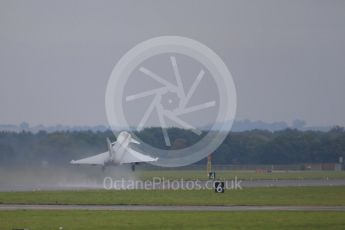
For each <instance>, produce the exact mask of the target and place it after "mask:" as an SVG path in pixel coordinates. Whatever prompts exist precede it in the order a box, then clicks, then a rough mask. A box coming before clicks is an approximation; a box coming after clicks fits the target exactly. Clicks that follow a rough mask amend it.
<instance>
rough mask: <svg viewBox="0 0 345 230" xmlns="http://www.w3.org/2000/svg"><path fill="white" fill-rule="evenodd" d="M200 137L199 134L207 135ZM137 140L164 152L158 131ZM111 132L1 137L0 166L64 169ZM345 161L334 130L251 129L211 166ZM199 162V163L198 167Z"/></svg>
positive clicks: (186, 135) (236, 135)
mask: <svg viewBox="0 0 345 230" xmlns="http://www.w3.org/2000/svg"><path fill="white" fill-rule="evenodd" d="M168 132H169V136H170V137H171V140H172V146H171V147H169V148H172V149H178V148H184V147H186V146H189V145H191V144H193V143H195V142H196V141H198V139H199V138H201V137H202V136H201V137H199V136H197V135H195V134H194V133H192V132H191V131H189V130H182V129H177V128H172V129H169V130H168ZM205 134H206V133H204V134H203V135H205ZM136 135H137V136H138V137H139V138H140V139H141V140H142V141H145V142H146V143H150V144H151V145H153V146H155V147H158V148H165V149H168V147H167V146H165V143H164V139H163V135H162V133H161V129H160V128H147V129H144V130H143V131H141V132H137V133H136ZM107 137H110V138H112V137H113V138H112V139H113V140H115V137H114V135H113V133H112V132H111V131H109V130H108V131H98V132H94V131H73V132H71V131H65V132H54V133H47V132H45V131H40V132H37V133H31V132H25V131H24V132H20V133H15V132H0V165H17V164H24V165H25V164H49V165H52V164H57V165H61V164H67V163H68V162H69V161H70V160H71V159H78V158H82V157H85V156H87V155H92V154H97V153H101V152H103V151H106V142H105V139H106V138H107ZM340 156H343V157H344V158H345V130H344V128H342V127H335V128H333V129H331V130H330V131H327V132H322V131H300V130H297V129H285V130H281V131H275V132H270V131H265V130H251V131H244V132H231V133H229V135H228V136H227V137H226V139H225V140H224V142H223V143H222V145H221V146H220V147H219V148H218V149H217V150H216V151H215V152H214V153H213V163H215V164H298V163H306V162H319V163H321V162H337V161H338V159H339V157H340ZM199 163H202V162H199Z"/></svg>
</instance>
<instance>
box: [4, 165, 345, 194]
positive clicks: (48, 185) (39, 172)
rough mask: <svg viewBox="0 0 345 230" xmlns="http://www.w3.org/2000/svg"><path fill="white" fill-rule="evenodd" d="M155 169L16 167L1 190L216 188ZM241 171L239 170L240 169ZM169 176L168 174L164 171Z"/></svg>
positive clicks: (229, 182) (313, 182) (243, 184)
mask: <svg viewBox="0 0 345 230" xmlns="http://www.w3.org/2000/svg"><path fill="white" fill-rule="evenodd" d="M160 172H161V171H156V174H155V175H154V177H152V178H147V179H143V178H142V177H141V173H143V171H136V172H135V173H133V172H132V171H131V170H130V168H128V167H123V166H120V167H116V168H109V169H107V170H106V171H105V172H102V170H101V169H100V168H97V167H96V168H94V167H91V168H90V167H65V168H62V167H60V168H59V167H50V168H42V167H28V166H27V167H16V168H6V169H1V170H0V173H1V177H0V191H2V192H4V191H40V190H44V191H54V190H60V191H61V190H97V189H107V190H131V189H146V190H165V189H167V190H169V189H171V190H180V189H182V190H206V189H210V190H211V189H213V183H214V181H213V180H206V179H205V180H204V179H185V178H183V177H181V178H174V179H169V178H165V177H164V176H162V175H160V174H161V173H160ZM239 173H240V172H239ZM165 175H166V174H165ZM234 175H235V176H234V177H233V178H227V179H220V181H224V182H225V189H226V190H233V189H246V188H254V187H296V186H345V179H327V178H323V179H261V180H259V179H252V180H242V179H239V178H237V177H236V173H234Z"/></svg>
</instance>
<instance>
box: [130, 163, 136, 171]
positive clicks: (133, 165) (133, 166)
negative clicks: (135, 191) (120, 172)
mask: <svg viewBox="0 0 345 230" xmlns="http://www.w3.org/2000/svg"><path fill="white" fill-rule="evenodd" d="M131 169H132V172H134V171H135V163H133V164H131Z"/></svg>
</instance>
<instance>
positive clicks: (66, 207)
mask: <svg viewBox="0 0 345 230" xmlns="http://www.w3.org/2000/svg"><path fill="white" fill-rule="evenodd" d="M4 210H7V211H9V210H92V211H97V210H103V211H230V212H231V211H342V212H344V211H345V206H161V205H152V206H151V205H21V204H1V205H0V211H4Z"/></svg>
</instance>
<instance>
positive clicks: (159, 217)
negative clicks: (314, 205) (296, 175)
mask: <svg viewBox="0 0 345 230" xmlns="http://www.w3.org/2000/svg"><path fill="white" fill-rule="evenodd" d="M344 226H345V213H344V212H249V213H248V212H185V211H184V212H176V211H165V212H157V211H150V212H143V211H140V212H138V211H0V229H13V228H29V229H31V230H33V229H35V230H40V229H42V230H46V229H59V228H60V227H63V229H64V230H69V229H86V230H87V229H92V230H94V229H139V228H140V229H180V230H181V229H303V230H304V229H344Z"/></svg>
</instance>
